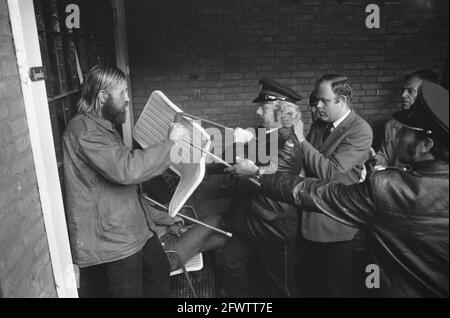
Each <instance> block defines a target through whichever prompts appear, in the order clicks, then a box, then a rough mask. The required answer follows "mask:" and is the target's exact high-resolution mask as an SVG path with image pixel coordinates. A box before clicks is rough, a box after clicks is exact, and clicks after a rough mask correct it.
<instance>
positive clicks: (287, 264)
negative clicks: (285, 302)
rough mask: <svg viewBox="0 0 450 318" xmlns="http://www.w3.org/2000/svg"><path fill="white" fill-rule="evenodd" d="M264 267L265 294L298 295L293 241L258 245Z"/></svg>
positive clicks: (280, 296) (284, 296)
mask: <svg viewBox="0 0 450 318" xmlns="http://www.w3.org/2000/svg"><path fill="white" fill-rule="evenodd" d="M258 251H259V255H260V256H261V260H262V264H263V267H264V271H263V273H264V275H265V283H266V290H267V296H268V297H273V298H293V297H298V291H297V285H296V280H295V252H296V249H295V242H289V243H287V244H280V245H278V244H277V245H269V244H264V245H261V246H258Z"/></svg>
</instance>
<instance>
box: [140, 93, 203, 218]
mask: <svg viewBox="0 0 450 318" xmlns="http://www.w3.org/2000/svg"><path fill="white" fill-rule="evenodd" d="M181 112H182V110H181V109H180V108H179V107H178V106H176V105H175V104H174V103H172V102H171V101H170V100H169V99H168V98H167V97H166V96H165V95H164V94H163V93H162V92H161V91H154V92H153V93H152V94H151V96H150V98H149V100H148V102H147V104H146V105H145V107H144V110H143V111H142V113H141V115H140V116H139V119H138V121H137V122H136V125H135V127H134V129H133V137H134V139H135V140H136V142H137V143H138V144H139V145H140V146H142V147H143V148H147V147H148V146H150V145H153V144H157V143H160V142H162V141H164V140H165V139H166V138H167V135H168V132H169V129H170V125H171V124H172V123H173V122H174V120H175V115H176V114H177V113H181ZM179 122H180V123H181V124H183V125H184V126H186V127H187V128H188V130H189V132H190V136H189V138H190V140H189V142H182V143H180V148H179V149H178V150H179V151H178V152H177V154H178V159H179V160H180V162H178V163H172V164H171V166H170V169H171V170H173V171H174V172H175V173H176V174H178V175H179V176H180V181H179V183H178V186H177V189H176V190H175V193H174V195H173V197H172V200H171V201H170V205H169V215H170V216H175V215H176V214H177V213H178V212H179V211H180V209H181V208H182V207H183V204H184V203H185V202H186V201H187V199H188V198H189V197H190V196H191V195H192V193H193V192H194V191H195V189H196V188H197V187H198V185H199V184H200V183H201V181H202V180H203V177H204V175H205V163H206V155H207V154H206V152H205V151H209V150H210V147H211V138H210V136H209V135H208V134H207V133H206V131H205V130H204V129H203V128H202V127H201V126H200V125H199V124H198V123H196V122H194V121H193V120H192V119H189V118H185V117H181V116H180V117H179ZM190 143H193V144H194V145H195V146H198V147H200V148H201V149H203V150H205V151H199V150H196V149H193V147H191V145H190Z"/></svg>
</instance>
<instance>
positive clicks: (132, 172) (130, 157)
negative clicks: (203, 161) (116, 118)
mask: <svg viewBox="0 0 450 318" xmlns="http://www.w3.org/2000/svg"><path fill="white" fill-rule="evenodd" d="M78 144H79V152H80V155H81V156H82V157H83V158H84V160H86V162H87V163H88V164H89V166H91V167H92V168H93V169H95V170H96V171H97V172H98V173H100V174H101V175H102V176H104V177H105V178H106V179H108V180H110V181H111V182H115V183H119V184H124V185H126V184H138V183H141V182H143V181H146V180H148V179H150V178H152V177H154V176H156V175H159V174H161V173H162V172H163V171H164V170H166V169H167V168H168V167H169V165H170V163H171V161H170V149H171V146H172V145H173V142H171V141H165V142H163V143H160V144H156V145H152V146H150V147H148V148H146V149H143V150H139V149H136V150H131V149H129V148H127V147H125V146H124V145H121V144H119V143H118V142H117V141H115V140H113V139H111V138H110V137H109V136H106V135H105V134H104V133H103V132H102V131H101V130H98V129H97V130H95V131H90V132H85V133H82V134H81V135H80V136H79V140H78Z"/></svg>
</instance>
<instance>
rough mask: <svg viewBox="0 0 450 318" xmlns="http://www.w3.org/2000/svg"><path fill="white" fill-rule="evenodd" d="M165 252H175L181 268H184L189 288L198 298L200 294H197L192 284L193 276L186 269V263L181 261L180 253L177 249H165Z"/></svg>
mask: <svg viewBox="0 0 450 318" xmlns="http://www.w3.org/2000/svg"><path fill="white" fill-rule="evenodd" d="M165 252H166V253H174V254H175V255H176V257H177V260H178V264H179V265H180V267H181V269H182V270H183V273H184V276H186V279H187V281H188V285H189V288H190V289H191V291H192V294H193V295H194V298H198V295H197V293H196V292H195V289H194V285H193V284H192V280H191V277H190V276H189V273H188V271H187V270H186V266H184V264H183V263H182V262H181V259H180V255H178V253H177V252H176V251H173V250H168V251H165Z"/></svg>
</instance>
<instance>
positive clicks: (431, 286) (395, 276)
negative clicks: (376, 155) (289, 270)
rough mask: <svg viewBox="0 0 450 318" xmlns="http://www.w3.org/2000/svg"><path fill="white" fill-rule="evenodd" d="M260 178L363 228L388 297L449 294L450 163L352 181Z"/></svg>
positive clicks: (280, 194)
mask: <svg viewBox="0 0 450 318" xmlns="http://www.w3.org/2000/svg"><path fill="white" fill-rule="evenodd" d="M261 182H262V190H263V192H264V193H265V194H267V195H269V196H272V197H274V198H275V199H277V200H284V201H286V202H290V203H293V202H295V203H296V204H297V205H298V206H299V207H301V208H308V209H311V210H314V211H320V212H322V213H323V214H324V215H327V216H329V217H331V218H333V219H335V220H337V221H339V222H341V223H343V224H347V225H349V226H357V227H363V228H365V229H366V230H367V232H368V234H369V236H368V249H369V250H370V252H371V253H372V255H373V257H374V259H375V264H376V265H378V266H379V267H380V269H381V289H382V290H383V292H384V294H385V295H386V296H390V297H448V296H449V294H448V287H449V286H448V285H449V281H448V275H449V250H448V241H449V224H448V218H449V196H448V191H449V181H448V163H444V162H439V161H428V162H422V163H418V164H415V165H414V166H413V171H411V172H406V171H402V170H400V169H387V170H384V171H380V172H376V173H374V174H372V175H371V177H370V178H369V179H368V180H366V181H365V182H363V183H359V184H355V185H349V186H345V185H341V184H334V183H330V184H325V183H324V182H321V181H319V180H317V179H309V178H308V179H302V178H300V177H298V176H292V175H291V176H288V175H276V176H263V178H262V180H261Z"/></svg>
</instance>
